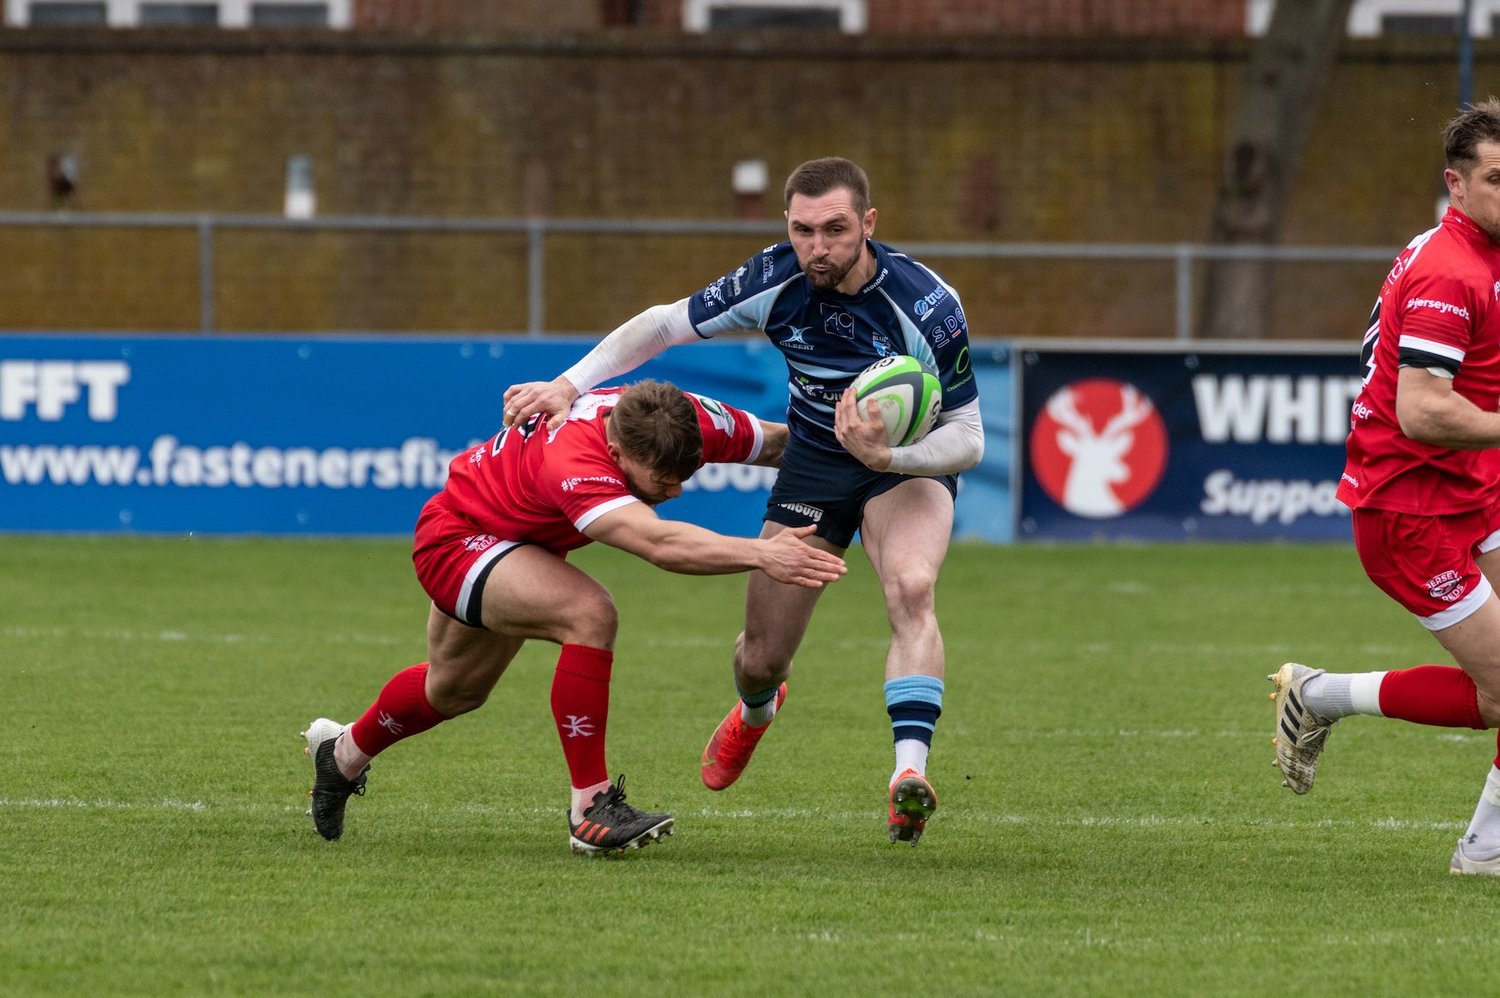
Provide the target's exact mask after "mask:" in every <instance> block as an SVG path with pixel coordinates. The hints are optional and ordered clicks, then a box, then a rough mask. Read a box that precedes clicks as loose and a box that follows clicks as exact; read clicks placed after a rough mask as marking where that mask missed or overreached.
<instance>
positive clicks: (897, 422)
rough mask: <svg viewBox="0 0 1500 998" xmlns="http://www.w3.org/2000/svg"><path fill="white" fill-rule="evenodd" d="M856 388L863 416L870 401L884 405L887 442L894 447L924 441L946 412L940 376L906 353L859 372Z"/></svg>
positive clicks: (881, 409)
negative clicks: (928, 432)
mask: <svg viewBox="0 0 1500 998" xmlns="http://www.w3.org/2000/svg"><path fill="white" fill-rule="evenodd" d="M853 388H854V395H855V397H856V398H857V399H858V400H859V411H860V414H861V415H863V414H864V412H865V409H866V407H867V406H866V403H867V402H868V400H870V399H874V400H875V401H876V403H877V404H878V405H879V406H880V417H881V419H883V420H884V421H885V436H886V440H887V441H888V442H889V443H890V445H891V446H892V447H904V446H906V445H907V444H914V443H916V442H917V441H918V440H921V439H922V438H923V437H925V436H926V435H927V431H928V430H930V429H932V427H933V424H934V423H936V422H937V418H938V413H940V412H942V411H943V386H942V385H941V384H940V383H939V382H938V379H937V375H936V374H934V373H933V372H932V371H931V370H930V369H929V368H928V367H927V366H926V365H925V364H923V363H922V362H921V361H920V360H917V358H915V357H908V356H906V355H905V354H897V355H896V356H894V357H882V358H881V359H880V360H877V361H876V362H875V363H873V364H871V365H870V366H869V367H867V368H865V369H864V370H863V371H861V372H859V377H857V378H855V379H854V384H853Z"/></svg>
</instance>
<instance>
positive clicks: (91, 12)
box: [12, 3, 109, 27]
mask: <svg viewBox="0 0 1500 998" xmlns="http://www.w3.org/2000/svg"><path fill="white" fill-rule="evenodd" d="M12 23H14V22H12ZM31 23H32V24H35V25H39V26H51V25H66V26H69V27H82V26H86V25H100V24H108V23H109V10H108V5H106V4H103V3H38V4H32V7H31Z"/></svg>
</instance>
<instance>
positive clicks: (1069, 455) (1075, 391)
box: [1030, 378, 1167, 520]
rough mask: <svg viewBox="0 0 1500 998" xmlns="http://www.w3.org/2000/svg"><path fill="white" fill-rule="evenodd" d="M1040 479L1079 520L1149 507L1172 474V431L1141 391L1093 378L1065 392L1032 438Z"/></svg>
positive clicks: (1046, 410) (1055, 397)
mask: <svg viewBox="0 0 1500 998" xmlns="http://www.w3.org/2000/svg"><path fill="white" fill-rule="evenodd" d="M1030 444H1031V447H1030V451H1031V453H1030V457H1031V466H1032V472H1033V473H1034V474H1035V475H1036V478H1037V482H1038V483H1039V484H1040V485H1041V486H1042V489H1043V491H1045V492H1046V493H1047V495H1048V496H1050V497H1051V498H1052V500H1053V501H1054V502H1056V503H1057V504H1058V505H1059V506H1061V507H1062V508H1063V509H1065V510H1067V511H1068V512H1069V513H1072V514H1073V515H1075V516H1082V517H1087V518H1089V519H1096V520H1103V519H1111V518H1113V517H1117V516H1120V515H1122V514H1124V513H1126V512H1129V511H1130V510H1132V509H1134V508H1135V507H1136V506H1139V505H1140V504H1141V503H1142V502H1144V501H1145V500H1146V499H1147V498H1148V497H1149V496H1150V495H1151V493H1153V492H1154V491H1156V487H1157V485H1158V484H1159V483H1160V482H1161V477H1162V473H1163V472H1164V471H1165V470H1166V466H1167V430H1166V424H1165V423H1164V422H1163V421H1162V418H1161V414H1160V413H1158V412H1157V411H1156V406H1155V405H1153V404H1152V402H1151V400H1150V399H1149V398H1147V397H1146V396H1145V395H1144V394H1143V393H1142V392H1141V390H1140V389H1138V388H1136V387H1135V386H1134V385H1132V384H1130V383H1128V382H1124V381H1116V380H1114V379H1112V378H1089V379H1086V380H1083V381H1075V382H1073V383H1072V384H1069V385H1065V386H1063V387H1062V388H1059V389H1058V390H1057V391H1056V392H1054V393H1053V394H1052V396H1051V397H1050V398H1048V399H1047V403H1046V405H1045V406H1043V407H1042V411H1041V412H1040V413H1038V415H1037V420H1036V424H1035V425H1034V426H1033V427H1032V430H1031V441H1030Z"/></svg>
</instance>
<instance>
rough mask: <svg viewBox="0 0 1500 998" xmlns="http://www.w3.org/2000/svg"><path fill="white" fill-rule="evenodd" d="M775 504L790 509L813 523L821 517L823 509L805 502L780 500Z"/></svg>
mask: <svg viewBox="0 0 1500 998" xmlns="http://www.w3.org/2000/svg"><path fill="white" fill-rule="evenodd" d="M776 505H778V506H780V507H781V508H782V509H785V510H790V511H791V512H793V513H796V514H797V515H799V516H805V517H807V518H808V519H809V520H811V521H812V522H814V523H817V522H819V521H820V520H822V519H823V511H822V510H821V509H819V508H818V507H816V506H809V505H808V504H807V503H805V502H780V503H777V504H776Z"/></svg>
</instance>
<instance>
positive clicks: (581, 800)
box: [568, 780, 609, 825]
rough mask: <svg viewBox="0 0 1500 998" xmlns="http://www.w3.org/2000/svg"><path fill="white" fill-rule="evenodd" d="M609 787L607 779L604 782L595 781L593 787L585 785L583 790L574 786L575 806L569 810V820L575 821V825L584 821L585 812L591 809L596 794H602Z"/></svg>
mask: <svg viewBox="0 0 1500 998" xmlns="http://www.w3.org/2000/svg"><path fill="white" fill-rule="evenodd" d="M608 789H609V781H608V780H605V781H604V782H603V783H595V784H594V785H593V786H591V787H584V788H583V789H582V790H579V789H578V788H577V787H574V788H573V806H572V807H571V808H569V810H568V820H569V821H571V822H573V824H575V825H576V824H578V823H579V822H580V821H582V820H583V812H585V811H587V810H588V809H589V805H590V804H592V803H594V797H595V795H596V794H602V793H604V791H606V790H608Z"/></svg>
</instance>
